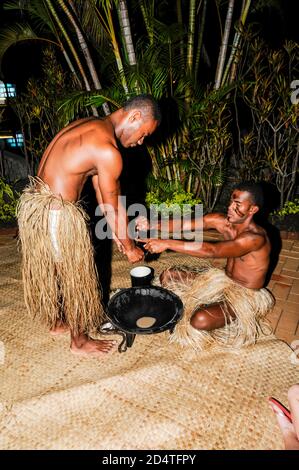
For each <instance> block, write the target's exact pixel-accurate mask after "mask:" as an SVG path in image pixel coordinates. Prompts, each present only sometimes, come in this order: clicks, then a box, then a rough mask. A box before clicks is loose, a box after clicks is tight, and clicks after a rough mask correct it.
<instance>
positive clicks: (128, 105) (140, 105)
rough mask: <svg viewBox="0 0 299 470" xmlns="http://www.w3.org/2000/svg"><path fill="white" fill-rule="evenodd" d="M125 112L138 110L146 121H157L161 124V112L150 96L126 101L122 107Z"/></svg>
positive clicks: (134, 97) (138, 96) (141, 96)
mask: <svg viewBox="0 0 299 470" xmlns="http://www.w3.org/2000/svg"><path fill="white" fill-rule="evenodd" d="M123 108H124V110H125V111H130V110H131V109H136V108H137V109H140V110H141V111H142V114H143V116H144V118H145V120H147V119H154V120H155V121H158V123H159V124H160V122H161V118H162V116H161V111H160V108H159V105H158V103H157V102H156V101H155V100H154V98H153V97H152V96H151V95H145V94H143V95H137V96H133V98H130V99H128V101H126V102H125V104H124V106H123Z"/></svg>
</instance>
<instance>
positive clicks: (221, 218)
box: [203, 212, 227, 233]
mask: <svg viewBox="0 0 299 470" xmlns="http://www.w3.org/2000/svg"><path fill="white" fill-rule="evenodd" d="M203 223H204V227H203V228H204V229H205V230H209V229H215V230H217V231H218V232H221V233H222V232H223V231H224V230H225V227H226V224H227V218H226V216H225V215H224V214H221V213H220V212H213V213H211V214H206V215H205V216H204V217H203Z"/></svg>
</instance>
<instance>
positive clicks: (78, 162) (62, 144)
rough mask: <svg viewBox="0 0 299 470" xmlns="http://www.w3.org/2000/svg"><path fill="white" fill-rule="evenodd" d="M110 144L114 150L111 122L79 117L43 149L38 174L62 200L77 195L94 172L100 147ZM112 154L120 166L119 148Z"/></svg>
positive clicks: (68, 199) (73, 198) (77, 197)
mask: <svg viewBox="0 0 299 470" xmlns="http://www.w3.org/2000/svg"><path fill="white" fill-rule="evenodd" d="M106 146H108V147H109V146H111V147H112V149H113V148H115V149H116V150H117V143H116V138H115V135H114V130H113V127H112V124H111V122H110V121H108V120H106V121H103V120H100V119H96V118H87V119H80V120H79V121H76V122H75V123H72V124H70V125H69V126H67V127H66V128H64V129H62V130H61V131H60V132H59V133H58V134H57V136H56V137H55V138H54V139H53V141H52V142H51V143H50V145H49V146H48V148H47V149H46V151H45V153H44V155H43V157H42V159H41V162H40V165H39V168H38V173H37V176H39V177H40V178H41V179H42V180H43V181H44V182H45V183H46V184H48V185H49V187H50V189H51V190H52V191H53V192H54V193H56V194H60V195H61V197H62V198H63V199H64V200H67V201H72V202H75V201H77V200H78V199H79V198H80V194H81V191H82V189H83V186H84V184H85V182H86V180H87V178H88V176H93V175H95V174H97V171H98V167H99V159H101V154H100V153H99V149H101V148H104V147H106ZM112 157H114V158H115V159H116V162H115V163H116V165H117V164H118V165H119V166H121V163H120V162H119V161H118V160H119V158H118V157H119V155H118V151H117V153H116V154H115V155H113V153H112Z"/></svg>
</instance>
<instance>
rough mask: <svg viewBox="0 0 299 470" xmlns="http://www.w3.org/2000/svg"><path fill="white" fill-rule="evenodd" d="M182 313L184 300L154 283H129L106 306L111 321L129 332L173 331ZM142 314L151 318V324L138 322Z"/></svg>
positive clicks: (142, 316) (142, 317) (143, 316)
mask: <svg viewBox="0 0 299 470" xmlns="http://www.w3.org/2000/svg"><path fill="white" fill-rule="evenodd" d="M182 314H183V303H182V301H181V299H180V298H179V297H178V296H177V295H175V294H174V293H173V292H171V291H169V290H167V289H164V288H162V287H156V286H146V287H131V288H129V289H122V290H121V291H120V292H118V293H117V294H115V295H114V296H113V297H112V298H111V300H110V302H109V304H108V309H107V316H108V317H109V319H110V321H111V322H112V323H113V325H114V326H115V327H116V328H118V329H120V330H122V331H125V332H128V333H132V334H136V333H137V334H151V333H160V332H161V331H165V330H168V329H169V330H170V331H173V329H174V327H175V324H176V323H177V322H178V320H180V318H181V317H182ZM144 318H151V319H152V320H153V323H154V324H153V325H152V326H147V327H146V326H143V327H141V326H138V321H139V323H140V321H142V319H144Z"/></svg>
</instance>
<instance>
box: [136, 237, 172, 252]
mask: <svg viewBox="0 0 299 470" xmlns="http://www.w3.org/2000/svg"><path fill="white" fill-rule="evenodd" d="M138 242H141V243H144V244H145V245H144V247H143V248H144V249H145V250H147V251H149V252H150V253H162V252H163V251H165V250H167V249H168V248H169V240H160V239H158V238H138Z"/></svg>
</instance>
